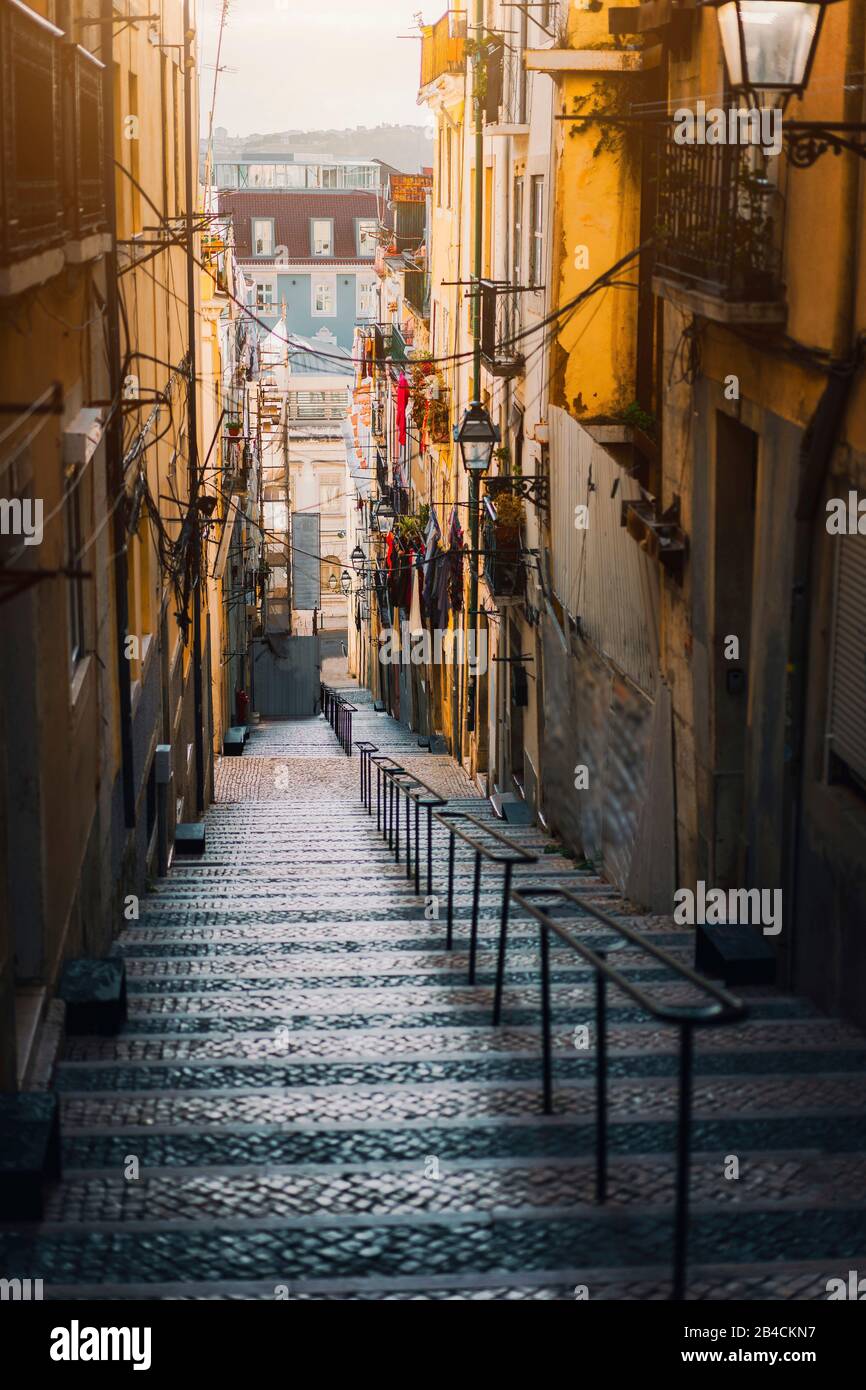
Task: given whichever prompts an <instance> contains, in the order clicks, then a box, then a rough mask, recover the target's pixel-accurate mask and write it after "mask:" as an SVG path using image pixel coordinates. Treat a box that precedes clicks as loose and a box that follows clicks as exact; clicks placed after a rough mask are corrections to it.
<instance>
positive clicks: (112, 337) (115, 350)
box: [101, 0, 135, 830]
mask: <svg viewBox="0 0 866 1390" xmlns="http://www.w3.org/2000/svg"><path fill="white" fill-rule="evenodd" d="M101 19H102V25H101V29H102V53H103V61H104V63H105V67H104V69H103V73H102V107H103V111H104V123H105V130H104V135H103V150H104V160H103V183H104V190H105V212H106V217H107V220H108V225H109V228H110V230H111V250H110V251H109V252H108V255H107V256H106V272H107V273H106V285H105V295H106V329H107V334H108V374H109V399H110V400H111V401H112V402H113V403H114V404H113V407H112V409H111V412H110V414H109V417H108V424H107V439H106V451H105V452H106V463H107V474H108V498H109V500H110V501H113V500H114V499H115V498H117V497H119V496H120V494H121V492H122V491H123V488H124V486H125V483H124V477H123V414H122V411H121V408H120V397H121V392H122V390H123V371H122V368H121V361H120V357H121V352H120V303H119V290H118V285H119V279H118V267H117V198H116V193H115V173H114V159H115V149H114V39H113V34H114V4H113V0H102V12H101ZM112 530H113V537H114V612H115V623H116V637H117V684H118V690H119V697H120V698H119V705H120V710H119V712H120V766H121V778H122V782H123V823H124V825H125V826H126V829H127V830H133V829H134V828H135V766H134V760H133V748H132V678H131V676H130V671H129V662H128V661H127V659H126V655H125V646H126V635H127V629H128V627H129V596H128V592H127V567H126V543H127V540H128V536H127V534H126V514H125V508H124V507H118V508H117V510H116V511H115V513H114V521H113V527H112Z"/></svg>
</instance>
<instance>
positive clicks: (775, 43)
mask: <svg viewBox="0 0 866 1390" xmlns="http://www.w3.org/2000/svg"><path fill="white" fill-rule="evenodd" d="M704 3H705V4H710V5H712V6H713V7H714V8H715V9H716V11H717V12H718V14H717V17H718V21H719V32H720V35H721V40H722V49H723V51H724V55H725V66H726V68H727V71H728V81H729V82H730V85H731V87H732V89H733V90H734V91H735V92H738V93H739V92H742V93H745V94H751V95H752V96H753V98H754V99H755V100H756V101H757V102H758V103H759V104H763V105H766V106H774V105H783V104H784V102H785V101H787V99H788V97H790V96H799V95H800V93H801V92H802V91H803V89H804V87H806V85H807V84H808V81H809V75H810V73H811V71H812V63H813V61H814V58H815V50H816V48H817V47H818V36H819V34H820V32H821V24H822V22H823V19H824V10H825V8H826V7H827V5H833V4H835V3H836V0H704Z"/></svg>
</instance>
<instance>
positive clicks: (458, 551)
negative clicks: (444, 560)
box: [448, 507, 463, 613]
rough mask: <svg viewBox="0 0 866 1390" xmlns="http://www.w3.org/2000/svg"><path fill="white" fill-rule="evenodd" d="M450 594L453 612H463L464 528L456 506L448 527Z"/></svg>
mask: <svg viewBox="0 0 866 1390" xmlns="http://www.w3.org/2000/svg"><path fill="white" fill-rule="evenodd" d="M448 546H449V549H448V572H449V584H448V595H449V598H450V600H451V611H452V613H462V612H463V528H462V527H461V525H460V520H459V518H458V516H457V508H456V507H455V508H454V510H453V511H452V513H451V524H450V525H449V527H448Z"/></svg>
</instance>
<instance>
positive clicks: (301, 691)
mask: <svg viewBox="0 0 866 1390" xmlns="http://www.w3.org/2000/svg"><path fill="white" fill-rule="evenodd" d="M320 667H321V653H320V650H319V638H318V637H309V636H308V637H278V636H272V637H264V638H257V639H256V640H255V641H254V642H253V644H252V669H253V689H252V704H253V709H255V710H256V711H257V712H258V713H259V714H260V715H261V716H262V718H263V719H303V718H305V717H308V716H310V715H314V714H317V713H318V709H319V670H320Z"/></svg>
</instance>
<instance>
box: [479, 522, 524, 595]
mask: <svg viewBox="0 0 866 1390" xmlns="http://www.w3.org/2000/svg"><path fill="white" fill-rule="evenodd" d="M484 578H485V579H486V581H487V583H488V585H489V587H490V591H491V593H492V594H494V595H495V596H496V597H497V598H521V597H522V596H523V594H524V593H525V592H526V557H525V555H524V549H523V540H522V534H521V527H520V526H519V525H516V524H515V525H509V526H505V525H502V524H501V523H499V522H496V521H493V520H492V519H491V518H490V517H487V518H486V519H485V522H484Z"/></svg>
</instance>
